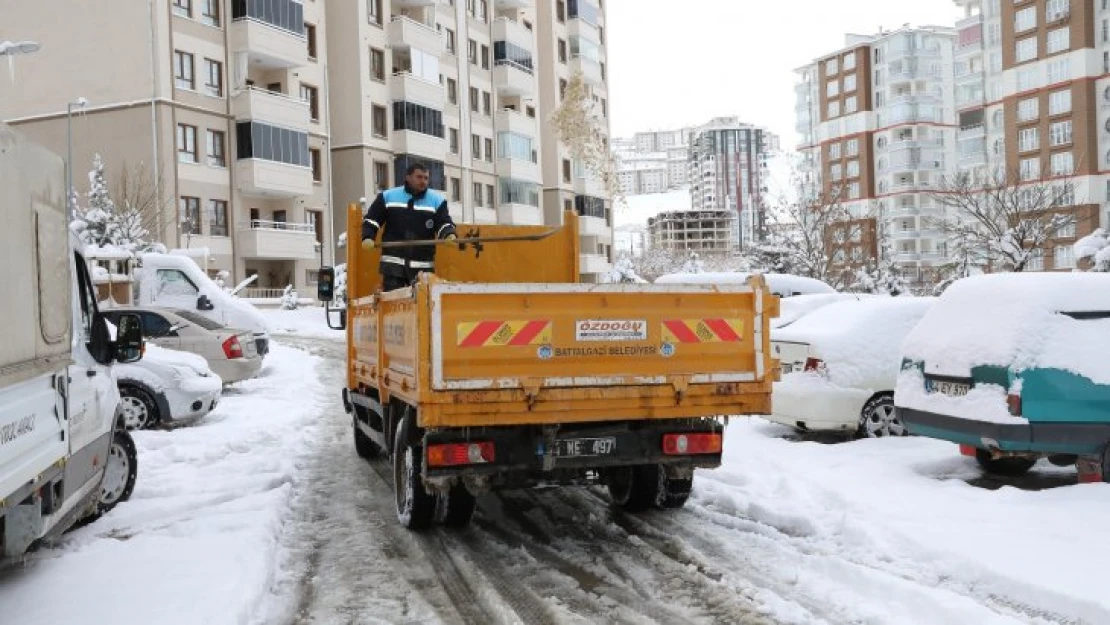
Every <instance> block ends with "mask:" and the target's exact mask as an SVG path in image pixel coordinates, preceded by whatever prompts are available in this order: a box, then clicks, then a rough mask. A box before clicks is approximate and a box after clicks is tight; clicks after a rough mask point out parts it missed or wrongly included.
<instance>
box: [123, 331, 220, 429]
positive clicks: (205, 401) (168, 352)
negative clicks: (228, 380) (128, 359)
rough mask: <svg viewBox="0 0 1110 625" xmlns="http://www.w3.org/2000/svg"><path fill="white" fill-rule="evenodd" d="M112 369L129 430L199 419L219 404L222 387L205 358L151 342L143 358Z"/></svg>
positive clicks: (218, 377) (125, 422)
mask: <svg viewBox="0 0 1110 625" xmlns="http://www.w3.org/2000/svg"><path fill="white" fill-rule="evenodd" d="M113 371H114V373H115V376H116V385H117V386H118V387H119V394H120V406H121V409H122V411H123V419H124V424H125V425H126V426H127V429H129V430H135V429H140V428H147V427H152V426H155V425H159V424H161V425H181V424H184V423H189V422H192V421H196V420H197V419H200V418H201V417H203V416H205V415H207V414H208V413H209V412H211V411H212V410H213V409H215V408H216V405H217V404H218V403H219V401H220V392H221V390H222V389H223V380H221V379H220V376H218V375H216V374H215V373H213V372H212V370H211V369H209V368H208V363H207V362H206V361H205V360H204V358H201V357H200V356H197V355H194V354H189V353H185V352H179V351H175V350H172V349H164V348H161V347H158V346H157V345H152V344H150V343H147V344H146V351H145V352H144V354H143V359H142V360H140V361H138V362H135V363H131V364H126V365H119V366H116V367H113Z"/></svg>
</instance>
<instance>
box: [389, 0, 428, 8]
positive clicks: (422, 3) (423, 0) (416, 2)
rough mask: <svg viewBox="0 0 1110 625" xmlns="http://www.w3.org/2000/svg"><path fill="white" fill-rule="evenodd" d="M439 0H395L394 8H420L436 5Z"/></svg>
mask: <svg viewBox="0 0 1110 625" xmlns="http://www.w3.org/2000/svg"><path fill="white" fill-rule="evenodd" d="M437 2H439V0H393V8H395V9H419V8H421V7H430V6H433V5H435V4H436V3H437Z"/></svg>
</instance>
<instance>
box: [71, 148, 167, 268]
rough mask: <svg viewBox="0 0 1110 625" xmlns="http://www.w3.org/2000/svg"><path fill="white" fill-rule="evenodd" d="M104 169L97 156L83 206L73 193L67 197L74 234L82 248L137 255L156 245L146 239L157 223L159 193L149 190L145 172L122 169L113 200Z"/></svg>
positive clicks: (149, 237) (149, 239)
mask: <svg viewBox="0 0 1110 625" xmlns="http://www.w3.org/2000/svg"><path fill="white" fill-rule="evenodd" d="M104 168H105V164H104V160H103V159H102V158H101V156H100V155H99V154H97V155H96V156H95V157H94V158H93V168H92V170H90V171H89V192H88V194H86V196H85V198H86V205H85V206H83V207H82V206H81V205H80V202H79V200H78V199H77V194H76V191H75V190H74V191H73V192H72V193H71V195H70V197H71V200H70V201H71V202H72V203H73V204H74V206H75V207H76V208H75V213H76V215H77V219H76V220H75V221H74V224H73V229H74V231H75V232H78V233H79V235H80V236H81V239H82V241H84V243H85V244H86V245H92V246H96V247H117V248H120V249H123V250H127V251H130V252H137V251H145V250H149V249H152V248H154V246H156V245H160V244H156V243H155V242H153V241H151V236H150V234H151V233H150V227H152V226H156V225H157V222H158V221H160V220H159V219H156V217H157V216H156V215H154V214H153V213H154V212H155V211H157V210H160V207H161V205H160V202H159V200H158V198H159V197H160V193H158V192H157V191H152V190H151V188H150V183H149V180H147V179H146V176H145V174H144V173H143V172H144V171H145V170H144V169H142V168H141V167H140V168H139V169H138V170H135V171H131V170H129V169H128V168H126V167H124V168H122V169H121V171H120V183H119V186H118V187H117V188H116V193H115V196H116V197H115V198H113V193H112V192H111V191H110V190H109V186H108V179H107V176H106V175H105V172H104ZM117 199H118V200H120V201H117Z"/></svg>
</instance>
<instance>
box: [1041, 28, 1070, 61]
mask: <svg viewBox="0 0 1110 625" xmlns="http://www.w3.org/2000/svg"><path fill="white" fill-rule="evenodd" d="M1070 47H1071V28H1069V27H1067V26H1065V27H1063V28H1057V29H1056V30H1050V31H1048V43H1047V44H1045V54H1054V53H1056V52H1063V51H1064V50H1067V49H1068V48H1070Z"/></svg>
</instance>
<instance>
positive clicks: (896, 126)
mask: <svg viewBox="0 0 1110 625" xmlns="http://www.w3.org/2000/svg"><path fill="white" fill-rule="evenodd" d="M955 39H956V35H955V30H954V29H952V28H945V27H922V28H910V27H908V26H907V27H904V28H902V29H899V30H896V31H890V32H881V33H879V34H877V35H871V36H860V35H848V37H847V38H846V42H845V46H844V47H843V48H841V49H839V50H836V51H833V52H830V53H829V54H827V55H824V56H822V57H821V58H818V59H816V60H815V61H814V62H813V63H811V64H809V65H807V66H805V67H802V68H800V69H798V70H797V74H798V76H799V81H798V83H797V87H796V89H795V93H796V96H797V103H796V122H797V123H796V130H797V131H798V133H799V134H800V135H801V145H800V146H799V151H800V152H801V153H802V155H803V157H802V158H803V175H804V176H805V179H806V180H807V181H808V182H809V183H810V184H811V185H812V186H811V187H810V188H809V190H808V191H809V192H812V195H813V197H815V198H820V200H821V201H822V202H824V203H826V204H838V205H840V206H842V207H843V208H844V209H846V210H847V212H848V217H849V218H848V219H846V221H847V223H846V224H845V230H844V233H845V235H846V236H849V237H850V239H851V241H850V244H849V245H846V246H837V249H836V251H835V257H834V259H833V261H834V264H835V265H838V266H840V267H841V268H842V269H844V270H851V269H853V268H856V267H859V266H862V265H863V264H865V263H867V262H869V261H873V260H874V259H876V258H878V257H879V255H880V254H881V253H882V251H881V250H879V249H877V247H878V241H879V240H881V239H883V238H886V239H888V240H890V241H892V245H893V250H891V252H890V253H891V254H892V255H893V258H894V259H895V260H896V261H897V262H898V263H899V264H900V265H901V266H902V267H903V269H904V270H905V272H906V273H907V274H908V275H910V276H911V279H913V277H914V276H919V275H925V274H928V272H930V271H931V270H932V267H933V266H934V265H938V264H940V263H941V262H942V259H943V258H944V256H945V247H944V245H945V240H944V236H943V235H942V234H941V233H939V232H938V231H936V229H935V227H934V226H933V225H932V224H933V221H932V218H937V217H943V215H944V213H943V210H942V209H941V208H940V207H939V206H937V204H936V203H935V202H933V201H932V200H931V199H930V193H931V192H932V191H933V190H935V189H936V188H937V186H938V185H939V184H940V182H941V180H942V178H943V176H944V175H945V174H946V173H947V172H948V171H950V170H952V168H953V167H954V165H955V126H956V123H955V122H956V116H955V102H954V93H953V92H954V89H953V81H952V71H953V69H952V68H953V51H954V47H955Z"/></svg>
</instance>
